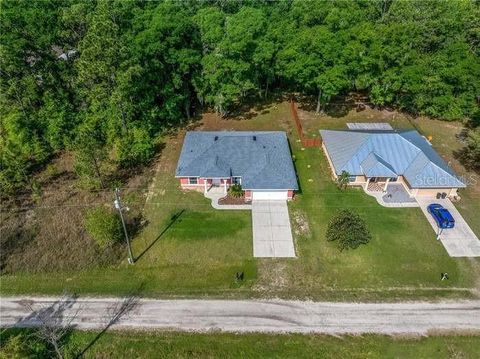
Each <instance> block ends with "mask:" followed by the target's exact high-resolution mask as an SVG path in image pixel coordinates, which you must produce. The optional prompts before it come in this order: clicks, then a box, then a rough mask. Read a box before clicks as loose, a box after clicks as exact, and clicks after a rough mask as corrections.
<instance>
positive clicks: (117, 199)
mask: <svg viewBox="0 0 480 359" xmlns="http://www.w3.org/2000/svg"><path fill="white" fill-rule="evenodd" d="M113 204H114V206H115V208H116V209H117V210H118V213H119V214H120V219H121V220H122V226H123V233H125V240H126V241H127V248H128V263H130V264H133V263H135V259H134V258H133V255H132V248H131V247H130V239H129V238H128V232H127V226H126V225H125V220H124V219H123V209H124V207H123V206H122V202H121V201H120V190H119V189H118V188H115V201H114V202H113Z"/></svg>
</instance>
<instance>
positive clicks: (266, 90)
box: [264, 79, 269, 98]
mask: <svg viewBox="0 0 480 359" xmlns="http://www.w3.org/2000/svg"><path fill="white" fill-rule="evenodd" d="M268 83H269V81H268V79H267V84H266V85H265V95H264V98H267V96H268Z"/></svg>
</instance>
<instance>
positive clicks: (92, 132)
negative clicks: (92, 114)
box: [73, 123, 108, 188]
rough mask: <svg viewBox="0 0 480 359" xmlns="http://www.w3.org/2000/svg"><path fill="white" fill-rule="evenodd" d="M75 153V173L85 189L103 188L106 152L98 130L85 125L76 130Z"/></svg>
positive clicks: (106, 160) (106, 159)
mask: <svg viewBox="0 0 480 359" xmlns="http://www.w3.org/2000/svg"><path fill="white" fill-rule="evenodd" d="M73 149H74V151H75V172H76V173H77V175H78V176H79V177H80V179H81V180H82V181H83V184H85V185H86V186H87V187H92V188H99V187H100V188H105V186H106V172H107V166H108V152H107V149H106V147H105V141H104V139H103V136H102V134H101V131H100V130H98V128H95V127H94V125H93V124H90V126H88V124H87V123H85V125H84V126H83V127H82V128H79V129H78V135H77V138H76V140H75V142H74V144H73Z"/></svg>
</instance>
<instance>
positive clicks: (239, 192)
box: [228, 184, 243, 198]
mask: <svg viewBox="0 0 480 359" xmlns="http://www.w3.org/2000/svg"><path fill="white" fill-rule="evenodd" d="M228 193H229V194H230V196H232V197H234V198H240V197H243V189H242V186H241V185H239V184H234V185H232V186H230V188H229V189H228Z"/></svg>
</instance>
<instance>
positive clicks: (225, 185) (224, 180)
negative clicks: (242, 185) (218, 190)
mask: <svg viewBox="0 0 480 359" xmlns="http://www.w3.org/2000/svg"><path fill="white" fill-rule="evenodd" d="M223 184H224V188H225V193H227V180H226V179H223Z"/></svg>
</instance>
